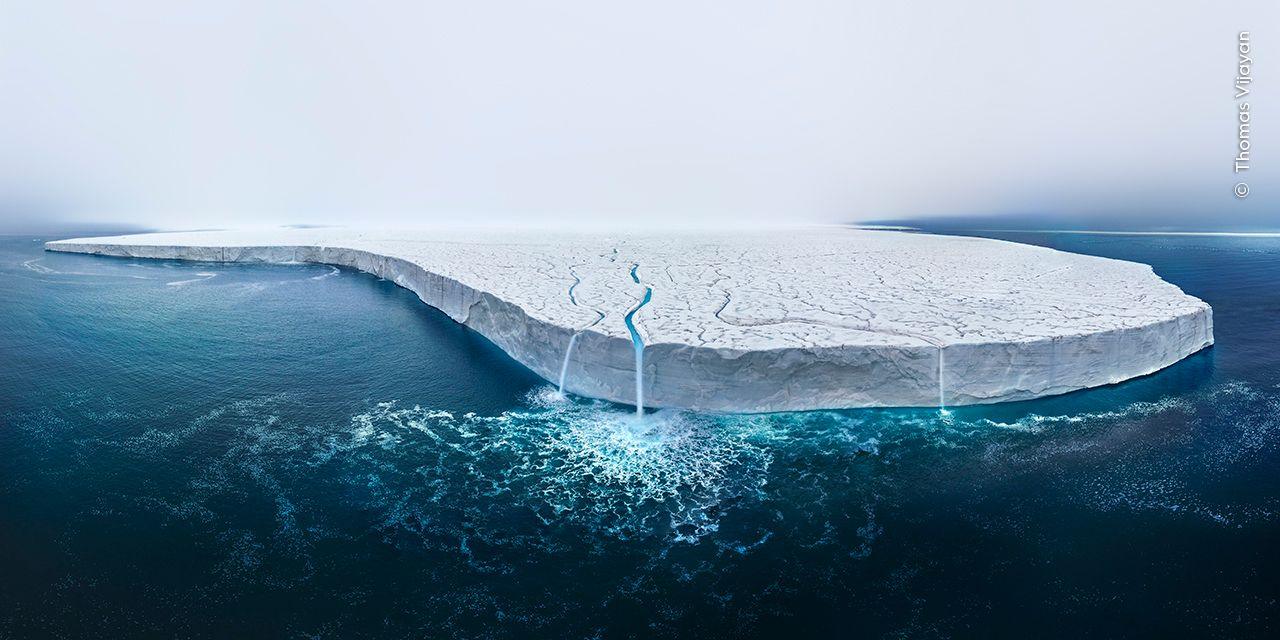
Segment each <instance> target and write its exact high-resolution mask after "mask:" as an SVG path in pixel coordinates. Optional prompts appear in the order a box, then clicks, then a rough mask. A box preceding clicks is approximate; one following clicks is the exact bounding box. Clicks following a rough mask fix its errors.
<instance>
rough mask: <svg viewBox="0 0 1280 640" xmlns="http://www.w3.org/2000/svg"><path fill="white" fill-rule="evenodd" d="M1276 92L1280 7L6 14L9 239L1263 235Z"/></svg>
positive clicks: (89, 7) (522, 6)
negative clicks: (388, 234)
mask: <svg viewBox="0 0 1280 640" xmlns="http://www.w3.org/2000/svg"><path fill="white" fill-rule="evenodd" d="M1240 30H1249V31H1251V33H1252V40H1253V42H1254V49H1253V54H1254V57H1255V58H1256V62H1255V63H1254V66H1253V69H1252V73H1253V76H1254V84H1253V88H1254V93H1253V94H1252V95H1251V96H1249V100H1250V102H1251V103H1252V107H1253V118H1254V126H1255V129H1254V132H1253V145H1254V150H1255V162H1256V164H1255V166H1254V168H1253V169H1251V170H1250V171H1249V172H1248V173H1246V174H1244V175H1243V176H1242V179H1244V180H1246V181H1247V182H1248V183H1249V184H1250V185H1251V187H1252V193H1251V195H1250V198H1249V199H1247V200H1245V201H1237V200H1236V199H1235V198H1234V197H1233V196H1232V193H1231V191H1232V186H1233V185H1234V184H1235V183H1236V182H1237V181H1238V179H1237V177H1236V176H1235V175H1233V174H1232V171H1231V159H1232V157H1233V156H1234V151H1235V144H1236V129H1235V125H1236V100H1235V99H1234V96H1233V90H1232V84H1233V79H1234V76H1235V71H1236V38H1237V35H1236V34H1237V32H1238V31H1240ZM1276 69H1280V2H1275V1H1274V0H1268V1H1256V2H1250V1H1245V2H1185V1H1181V2H1164V3H1157V2H1117V1H1114V0H1112V1H1107V2H1072V3H1028V2H1014V1H1009V2H1002V1H990V0H981V1H975V2H941V1H939V2H884V1H877V2H853V1H826V0H786V1H776V2H759V1H741V2H724V1H723V0H717V1H714V2H710V1H699V0H681V1H679V2H668V1H666V0H648V1H646V2H628V3H619V2H603V1H600V0H572V1H557V0H550V1H541V2H495V1H486V0H476V1H469V2H434V1H426V2H359V3H357V2H291V3H274V2H262V1H261V0H258V1H253V2H232V1H220V2H203V3H184V2H170V1H151V0H145V1H143V0H135V1H128V2H119V3H105V2H67V1H63V0H31V1H24V0H4V1H3V2H0V216H3V217H4V220H3V222H7V223H8V224H9V226H15V225H17V226H21V225H22V224H24V223H31V222H32V221H41V222H43V221H50V220H58V221H95V222H105V221H111V222H122V223H135V224H142V225H148V226H155V227H162V228H193V227H209V226H234V225H243V224H261V223H276V222H278V223H314V224H325V223H346V224H373V225H383V226H386V225H399V224H430V223H432V222H436V221H440V220H449V221H459V220H461V221H467V222H495V223H504V222H509V221H520V222H524V223H561V224H596V225H598V224H607V223H611V222H629V223H630V224H637V223H643V224H665V223H677V222H678V223H690V222H705V223H715V222H719V221H730V222H733V223H747V222H805V221H813V222H832V221H844V220H858V219H861V220H867V219H883V218H895V217H912V216H919V215H951V214H993V213H995V214H1001V213H1011V214H1023V213H1043V212H1049V213H1056V214H1068V215H1076V214H1078V215H1081V216H1087V215H1094V216H1096V215H1098V214H1105V215H1111V214H1115V215H1126V216H1133V217H1134V218H1135V219H1136V220H1145V221H1156V222H1158V221H1161V220H1166V219H1168V220H1192V221H1195V220H1201V219H1203V220H1206V221H1208V222H1207V224H1205V225H1200V226H1214V225H1215V224H1228V223H1239V222H1244V223H1250V224H1266V223H1267V222H1269V221H1268V217H1270V218H1272V219H1274V218H1275V214H1276V211H1277V207H1276V205H1277V203H1280V199H1278V198H1277V197H1276V195H1275V193H1276V192H1277V190H1278V189H1280V134H1278V133H1277V131H1280V73H1277V71H1276ZM3 222H0V227H3V226H4V224H3ZM1270 226H1277V225H1274V224H1272V225H1270Z"/></svg>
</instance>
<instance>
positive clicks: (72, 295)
mask: <svg viewBox="0 0 1280 640" xmlns="http://www.w3.org/2000/svg"><path fill="white" fill-rule="evenodd" d="M951 231H952V232H958V233H968V234H972V235H983V236H987V237H997V238H1001V239H1008V240H1014V241H1018V242H1026V243H1031V244H1037V245H1044V246H1050V247H1054V248H1058V249H1063V250H1067V251H1074V252H1078V253H1085V254H1091V255H1100V256H1106V257H1112V258H1121V259H1126V260H1135V261H1139V262H1145V263H1148V264H1151V265H1153V266H1154V267H1155V270H1156V272H1157V273H1158V274H1159V275H1160V276H1162V277H1163V278H1165V279H1166V280H1169V281H1170V282H1173V283H1174V284H1177V285H1178V286H1180V287H1182V289H1183V290H1184V291H1186V292H1188V293H1190V294H1192V295H1195V296H1197V297H1200V298H1202V299H1203V300H1205V301H1206V302H1208V303H1209V304H1210V305H1212V306H1213V309H1214V328H1215V337H1216V341H1217V343H1216V345H1215V346H1214V347H1213V348H1211V349H1207V350H1205V351H1202V352H1200V353H1198V354H1196V355H1194V356H1192V357H1190V358H1187V359H1186V360H1184V361H1182V362H1180V363H1178V364H1176V365H1174V366H1172V367H1169V368H1167V369H1165V370H1163V371H1161V372H1158V373H1156V374H1153V375H1150V376H1147V377H1144V378H1141V379H1137V380H1132V381H1128V382H1125V383H1123V384H1119V385H1113V386H1109V387H1105V388H1099V389H1093V390H1088V391H1082V392H1077V393H1072V394H1068V395H1065V396H1060V397H1055V398H1047V399H1041V400H1035V401H1029V402H1020V403H1011V404H1002V405H994V406H981V407H959V408H953V409H950V410H949V411H948V412H939V411H937V410H936V409H899V410H853V411H821V412H809V413H790V414H770V415H742V416H734V415H715V414H699V413H691V412H679V411H669V410H664V411H658V412H656V413H653V414H651V415H649V416H648V417H647V418H646V419H644V420H643V421H637V420H636V419H635V417H634V412H633V410H632V408H630V407H626V406H622V405H614V404H609V403H604V402H598V401H592V400H587V399H583V398H574V397H569V398H563V397H561V396H559V395H558V394H557V393H555V390H554V386H553V385H552V384H551V383H549V382H546V381H543V380H541V379H539V378H538V377H536V376H534V375H533V374H532V373H530V372H529V371H528V370H526V369H524V368H523V367H521V366H520V365H518V364H517V363H515V362H514V361H512V360H511V359H510V358H508V357H507V356H506V355H505V354H503V353H502V352H501V351H500V350H498V349H497V348H496V347H494V346H493V345H492V344H490V343H489V342H488V341H487V340H485V339H484V338H482V337H480V336H479V335H477V334H475V333H474V332H472V331H470V330H467V329H465V328H463V327H461V326H459V325H457V324H455V323H453V322H451V321H450V320H449V319H448V318H447V317H445V316H444V315H443V314H442V313H440V312H438V311H435V310H433V309H431V308H429V307H426V306H425V305H423V304H422V303H421V302H420V301H418V299H417V298H416V297H415V296H414V295H413V294H412V293H411V292H409V291H407V290H404V289H401V288H399V287H397V286H395V285H394V284H392V283H390V282H386V281H381V280H379V279H377V278H376V277H373V276H371V275H367V274H363V273H359V272H355V271H351V270H347V269H338V268H333V267H328V266H321V265H235V264H215V263H183V262H172V261H152V260H131V259H118V258H103V257H94V256H85V255H72V254H54V253H46V252H44V251H43V250H42V242H43V241H44V240H49V239H54V238H51V237H31V236H4V237H0V305H2V306H0V637H15V638H25V637H107V638H120V637H128V636H145V637H218V638H224V637H274V638H281V637H290V638H353V637H432V638H451V637H458V638H486V637H493V638H507V637H520V638H597V637H599V638H615V637H618V638H626V637H654V636H658V637H676V636H678V637H734V638H741V637H777V636H786V637H789V638H801V637H903V638H980V637H981V638H986V637H1019V638H1022V637H1040V638H1080V637H1161V638H1168V637H1193V638H1203V637H1232V638H1238V637H1275V636H1274V634H1275V633H1276V632H1277V628H1278V627H1280V620H1278V617H1280V602H1278V601H1277V598H1280V579H1278V578H1277V576H1278V575H1280V355H1278V352H1280V238H1277V237H1220V236H1219V237H1210V236H1160V235H1149V236H1122V235H1088V234H1062V233H1050V232H1034V231H1032V232H1008V233H998V232H975V231H966V230H951ZM833 233H838V231H833ZM72 235H74V234H72Z"/></svg>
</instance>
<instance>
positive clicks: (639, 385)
mask: <svg viewBox="0 0 1280 640" xmlns="http://www.w3.org/2000/svg"><path fill="white" fill-rule="evenodd" d="M639 268H640V265H638V264H633V265H631V279H632V280H634V281H635V283H636V284H641V282H640V276H639V275H638V274H637V273H636V270H638V269H639ZM652 298H653V287H645V288H644V298H643V299H642V300H640V304H638V305H636V306H635V307H632V309H631V311H628V312H627V315H626V316H624V317H623V318H622V320H623V322H625V323H626V325H627V331H630V332H631V344H632V345H634V346H635V349H636V416H637V417H644V339H643V338H641V337H640V332H639V331H636V325H635V322H634V318H635V315H636V312H637V311H639V310H640V308H641V307H643V306H645V305H646V304H649V300H651V299H652Z"/></svg>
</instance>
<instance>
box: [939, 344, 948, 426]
mask: <svg viewBox="0 0 1280 640" xmlns="http://www.w3.org/2000/svg"><path fill="white" fill-rule="evenodd" d="M944 353H945V352H944V351H943V350H942V345H938V411H940V412H942V413H943V414H944V415H945V414H946V413H947V398H946V396H945V395H944V392H943V386H942V382H943V377H942V376H943V374H944V373H945V372H946V359H945V358H944V357H943V354H944Z"/></svg>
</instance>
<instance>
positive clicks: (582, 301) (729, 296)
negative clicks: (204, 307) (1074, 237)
mask: <svg viewBox="0 0 1280 640" xmlns="http://www.w3.org/2000/svg"><path fill="white" fill-rule="evenodd" d="M46 248H48V249H50V250H53V251H70V252H81V253H94V254H102V255H112V256H134V257H145V258H172V259H185V260H206V261H232V262H315V263H324V264H331V265H340V266H347V267H354V268H356V269H359V270H361V271H367V272H369V273H372V274H375V275H377V276H380V277H383V278H386V279H388V280H392V281H394V282H396V283H397V284H399V285H401V286H403V287H406V288H408V289H410V290H412V291H413V292H414V293H416V294H417V295H418V297H419V298H421V299H422V300H423V301H424V302H426V303H427V304H429V305H431V306H433V307H436V308H438V309H440V310H441V311H443V312H445V313H446V314H448V315H449V316H450V317H451V318H453V319H454V320H456V321H457V322H460V323H462V324H464V325H466V326H468V327H471V328H472V329H474V330H476V331H478V332H479V333H481V334H483V335H484V336H485V337H487V338H488V339H490V340H492V341H493V342H494V343H495V344H497V345H498V346H499V347H501V348H502V349H503V350H505V351H506V352H507V353H508V354H510V355H511V356H512V357H513V358H515V359H516V360H518V361H519V362H521V363H522V364H524V365H525V366H527V367H529V368H530V369H532V370H533V371H535V372H536V373H537V374H538V375H540V376H542V377H543V378H545V379H547V380H548V381H550V382H552V383H553V384H554V383H559V382H560V381H561V380H562V379H563V386H564V390H565V391H566V392H571V393H576V394H580V395H584V396H590V397H594V398H604V399H608V400H614V401H618V402H624V403H629V404H634V403H635V401H636V396H637V391H638V390H642V398H643V401H644V403H645V405H646V406H650V405H652V406H659V407H679V408H688V409H702V410H718V411H742V412H759V411H785V410H804V409H822V408H842V407H872V406H935V405H939V404H946V405H962V404H974V403H986V402H1001V401H1006V400H1023V399H1028V398H1034V397H1039V396H1046V395H1053V394H1058V393H1065V392H1068V391H1073V390H1076V389H1082V388H1086V387H1094V386H1098V385H1104V384H1109V383H1114V382H1119V381H1121V380H1125V379H1128V378H1132V377H1135V376H1140V375H1144V374H1148V373H1151V372H1154V371H1156V370H1159V369H1160V368H1162V367H1165V366H1168V365H1170V364H1172V363H1174V362H1177V361H1178V360H1180V359H1182V358H1184V357H1186V356H1187V355H1189V354H1192V353H1194V352H1196V351H1198V350H1200V349H1202V348H1204V347H1206V346H1208V345H1210V344H1212V343H1213V327H1212V324H1213V323H1212V310H1211V309H1210V308H1209V306H1208V305H1207V304H1205V303H1204V302H1202V301H1201V300H1199V299H1197V298H1194V297H1192V296H1189V295H1186V294H1185V293H1183V292H1182V291H1181V290H1180V289H1178V288H1177V287H1176V286H1174V285H1172V284H1169V283H1168V282H1165V281H1164V280H1161V279H1160V278H1159V277H1158V276H1156V275H1155V273H1153V272H1152V270H1151V268H1150V267H1149V266H1147V265H1143V264H1138V263H1133V262H1124V261H1119V260H1110V259H1105V258H1097V257H1091V256H1083V255H1077V254H1071V253H1064V252H1061V251H1055V250H1052V249H1045V248H1041V247H1033V246H1029V245H1022V244H1016V243H1010V242H1002V241H997V240H988V239H981V238H968V237H954V236H937V235H926V234H914V233H900V232H895V231H879V230H877V231H868V230H855V229H846V228H797V229H770V230H760V231H749V232H671V233H622V232H619V233H614V234H606V233H586V232H584V233H572V232H529V231H519V232H516V231H503V232H497V231H476V230H412V231H356V230H349V229H274V230H256V231H207V232H189V233H157V234H141V235H131V236H115V237H108V238H84V239H74V240H60V241H55V242H49V243H47V244H46ZM646 291H650V292H651V294H650V295H648V300H647V302H646ZM371 321H374V320H373V319H371ZM575 336H576V338H575ZM571 345H572V348H570V346H571ZM637 346H639V347H641V352H642V355H643V368H642V370H641V374H642V375H641V376H640V377H639V379H640V384H641V385H642V386H641V387H638V386H637V384H636V380H637V377H636V363H637V362H638V361H640V358H638V357H637V353H636V347H637Z"/></svg>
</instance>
